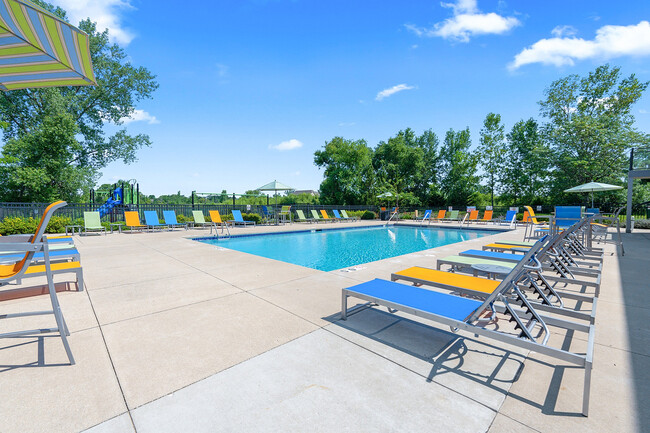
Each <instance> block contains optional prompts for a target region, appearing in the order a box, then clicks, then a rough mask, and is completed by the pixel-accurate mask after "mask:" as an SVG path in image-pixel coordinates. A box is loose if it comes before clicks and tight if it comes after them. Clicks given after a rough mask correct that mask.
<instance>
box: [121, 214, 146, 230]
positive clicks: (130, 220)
mask: <svg viewBox="0 0 650 433" xmlns="http://www.w3.org/2000/svg"><path fill="white" fill-rule="evenodd" d="M124 221H126V223H125V224H124V226H125V227H128V228H129V230H130V231H131V232H133V229H138V230H144V229H146V228H147V226H144V225H142V224H140V215H138V212H136V211H133V210H130V211H125V212H124Z"/></svg>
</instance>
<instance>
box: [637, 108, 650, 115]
mask: <svg viewBox="0 0 650 433" xmlns="http://www.w3.org/2000/svg"><path fill="white" fill-rule="evenodd" d="M639 113H641V114H648V113H650V112H649V111H648V110H644V109H643V108H641V109H640V110H639Z"/></svg>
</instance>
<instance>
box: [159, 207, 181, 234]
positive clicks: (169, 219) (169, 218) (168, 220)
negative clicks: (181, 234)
mask: <svg viewBox="0 0 650 433" xmlns="http://www.w3.org/2000/svg"><path fill="white" fill-rule="evenodd" d="M163 218H164V219H165V224H167V226H168V227H169V228H170V229H172V230H174V227H183V228H184V229H185V230H187V224H184V223H179V222H178V221H177V220H176V212H175V211H173V210H164V211H163Z"/></svg>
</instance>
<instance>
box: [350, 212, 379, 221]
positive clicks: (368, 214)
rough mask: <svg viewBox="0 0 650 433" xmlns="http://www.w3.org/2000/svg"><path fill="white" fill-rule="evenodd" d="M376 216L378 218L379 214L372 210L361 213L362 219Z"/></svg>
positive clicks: (371, 218) (372, 218) (370, 218)
mask: <svg viewBox="0 0 650 433" xmlns="http://www.w3.org/2000/svg"><path fill="white" fill-rule="evenodd" d="M348 215H349V214H348ZM375 218H377V214H376V213H374V212H373V211H371V210H367V211H365V212H364V213H363V214H361V219H362V220H374V219H375Z"/></svg>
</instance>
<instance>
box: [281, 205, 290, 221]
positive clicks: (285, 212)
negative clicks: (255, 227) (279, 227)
mask: <svg viewBox="0 0 650 433" xmlns="http://www.w3.org/2000/svg"><path fill="white" fill-rule="evenodd" d="M278 218H279V221H278V222H280V221H282V222H283V223H286V222H287V219H288V220H289V223H291V206H282V209H280V212H278Z"/></svg>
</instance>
